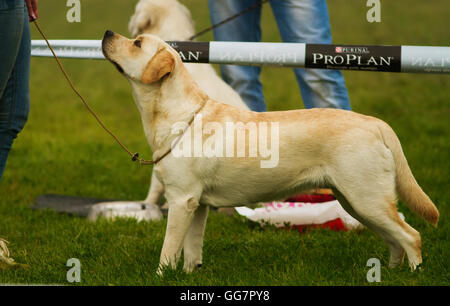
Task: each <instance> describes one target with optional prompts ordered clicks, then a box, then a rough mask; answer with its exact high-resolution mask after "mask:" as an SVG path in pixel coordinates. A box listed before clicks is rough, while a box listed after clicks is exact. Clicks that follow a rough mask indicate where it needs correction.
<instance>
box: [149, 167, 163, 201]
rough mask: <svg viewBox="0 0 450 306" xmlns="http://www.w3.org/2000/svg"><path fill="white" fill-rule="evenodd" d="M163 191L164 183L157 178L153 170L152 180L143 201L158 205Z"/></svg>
mask: <svg viewBox="0 0 450 306" xmlns="http://www.w3.org/2000/svg"><path fill="white" fill-rule="evenodd" d="M163 193H164V185H163V184H162V183H161V182H160V181H159V180H158V178H157V177H156V174H155V172H154V171H153V173H152V181H151V182H150V189H149V190H148V195H147V198H146V199H145V200H144V203H146V204H155V205H158V204H159V201H160V200H161V197H162V195H163Z"/></svg>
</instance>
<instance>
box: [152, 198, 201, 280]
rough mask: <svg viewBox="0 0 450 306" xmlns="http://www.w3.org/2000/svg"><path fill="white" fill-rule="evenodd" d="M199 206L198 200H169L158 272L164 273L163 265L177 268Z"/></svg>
mask: <svg viewBox="0 0 450 306" xmlns="http://www.w3.org/2000/svg"><path fill="white" fill-rule="evenodd" d="M198 206H199V203H198V200H197V199H194V198H192V197H191V198H189V199H188V200H182V201H175V202H171V201H170V200H169V214H168V219H167V229H166V237H165V238H164V244H163V248H162V251H161V258H160V262H159V268H158V271H157V273H158V274H159V275H161V274H162V269H163V267H166V266H170V267H171V268H173V269H175V268H176V265H177V261H178V259H179V258H180V254H181V249H182V247H183V242H184V238H185V237H186V233H187V231H188V229H189V227H190V226H191V223H192V219H193V216H194V213H195V211H196V210H197V208H198Z"/></svg>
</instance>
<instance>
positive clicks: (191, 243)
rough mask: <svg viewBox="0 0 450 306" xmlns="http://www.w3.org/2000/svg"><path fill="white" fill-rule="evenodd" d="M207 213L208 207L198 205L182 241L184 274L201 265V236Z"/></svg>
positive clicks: (203, 231)
mask: <svg viewBox="0 0 450 306" xmlns="http://www.w3.org/2000/svg"><path fill="white" fill-rule="evenodd" d="M208 211H209V206H208V205H200V206H199V207H198V208H197V210H196V211H195V213H194V219H193V220H192V224H191V226H190V227H189V230H188V232H187V235H186V238H185V239H184V270H185V271H186V272H192V271H194V270H195V269H196V268H199V267H200V266H201V265H202V249H203V236H204V233H205V227H206V219H207V218H208Z"/></svg>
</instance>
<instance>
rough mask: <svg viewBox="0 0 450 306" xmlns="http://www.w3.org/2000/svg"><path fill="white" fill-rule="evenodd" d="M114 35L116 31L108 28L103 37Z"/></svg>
mask: <svg viewBox="0 0 450 306" xmlns="http://www.w3.org/2000/svg"><path fill="white" fill-rule="evenodd" d="M111 36H114V32H113V31H111V30H106V32H105V35H104V36H103V38H108V37H111Z"/></svg>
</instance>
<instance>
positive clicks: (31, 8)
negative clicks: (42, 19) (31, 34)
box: [25, 0, 38, 22]
mask: <svg viewBox="0 0 450 306" xmlns="http://www.w3.org/2000/svg"><path fill="white" fill-rule="evenodd" d="M25 2H26V4H27V9H28V20H29V21H31V22H33V21H35V20H36V19H37V18H38V0H25Z"/></svg>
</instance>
